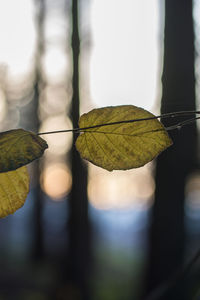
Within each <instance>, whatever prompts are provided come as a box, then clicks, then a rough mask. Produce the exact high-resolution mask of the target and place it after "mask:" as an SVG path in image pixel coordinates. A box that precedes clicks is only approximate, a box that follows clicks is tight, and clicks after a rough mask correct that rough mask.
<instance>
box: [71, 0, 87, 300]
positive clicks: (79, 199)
mask: <svg viewBox="0 0 200 300" xmlns="http://www.w3.org/2000/svg"><path fill="white" fill-rule="evenodd" d="M78 16H79V15H78V0H72V26H73V27H72V54H73V78H72V87H73V97H72V104H71V118H72V123H73V127H74V128H77V127H78V120H79V106H80V105H79V102H80V100H79V52H80V38H79V28H78V21H79V17H78ZM75 141H76V134H74V136H73V146H72V149H71V170H72V181H73V183H72V189H71V193H70V197H69V223H68V226H69V249H68V250H69V253H68V270H67V272H68V281H69V282H71V284H72V286H73V288H74V289H75V290H76V289H77V290H78V291H76V293H78V294H79V296H77V299H84V300H86V299H87V300H88V299H89V293H88V286H87V281H88V273H89V265H90V226H89V220H88V198H87V169H86V165H84V164H83V162H82V160H81V158H80V155H79V153H78V152H77V151H76V148H75Z"/></svg>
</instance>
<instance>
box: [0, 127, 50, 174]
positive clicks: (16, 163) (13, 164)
mask: <svg viewBox="0 0 200 300" xmlns="http://www.w3.org/2000/svg"><path fill="white" fill-rule="evenodd" d="M46 148H48V145H47V143H46V142H45V140H43V139H42V138H41V137H39V136H38V135H36V134H34V133H33V132H30V131H26V130H24V129H13V130H9V131H5V132H1V133H0V173H1V172H7V171H11V170H15V169H17V168H19V167H21V166H24V165H26V164H28V163H30V162H31V161H33V160H35V159H37V158H39V157H40V156H42V154H43V153H44V150H45V149H46Z"/></svg>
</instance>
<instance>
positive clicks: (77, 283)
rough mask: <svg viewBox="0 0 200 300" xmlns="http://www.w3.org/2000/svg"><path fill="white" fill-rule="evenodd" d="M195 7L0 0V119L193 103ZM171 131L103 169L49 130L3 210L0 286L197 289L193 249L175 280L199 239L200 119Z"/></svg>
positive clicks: (100, 294) (174, 293) (26, 289)
mask: <svg viewBox="0 0 200 300" xmlns="http://www.w3.org/2000/svg"><path fill="white" fill-rule="evenodd" d="M199 16H200V1H199V0H194V1H192V0H168V1H159V0H124V1H121V0H79V1H78V0H71V1H70V0H57V1H53V0H18V1H12V0H7V1H0V130H1V131H5V130H9V129H12V128H24V129H27V130H31V131H34V132H39V131H40V132H44V131H52V130H60V129H70V128H72V127H77V124H78V119H79V115H80V114H82V113H84V112H87V111H89V110H91V109H92V108H95V107H102V106H109V105H120V104H133V105H136V106H140V107H143V108H146V109H148V110H150V111H151V112H153V113H155V114H159V111H160V109H161V112H162V113H166V112H172V111H184V110H195V109H199V106H200V105H199V103H200V102H199V101H200V38H199V37H200V17H199ZM180 120H182V119H181V118H174V119H173V120H164V121H163V122H165V125H166V126H169V125H171V124H174V123H177V122H178V121H180ZM170 135H171V136H172V139H173V140H174V145H173V146H172V147H171V148H170V149H168V150H167V151H165V152H164V153H163V154H162V155H160V156H159V158H158V159H157V162H152V163H150V164H148V165H146V166H144V167H142V168H139V169H136V170H129V171H125V172H123V171H119V172H118V171H114V172H111V173H109V172H107V171H104V170H102V169H100V168H98V167H95V166H93V165H91V164H90V163H86V162H83V161H81V159H80V157H79V154H78V153H77V152H76V150H75V147H74V141H75V139H76V136H72V134H70V133H60V134H52V135H48V136H44V138H45V139H46V140H47V142H48V144H49V149H48V150H47V151H46V152H45V155H44V157H43V158H42V159H40V160H39V161H37V162H35V163H32V164H30V166H29V171H30V176H31V187H30V193H29V195H28V198H27V200H26V203H25V205H24V206H23V208H21V209H20V210H19V211H17V212H16V213H15V214H14V215H11V216H8V217H7V218H4V219H1V220H0V266H1V267H0V299H1V300H4V299H5V300H7V299H15V300H18V299H19V300H29V299H30V300H32V299H33V300H37V299H38V300H43V299H67V300H112V299H113V300H129V299H136V300H137V299H146V300H148V299H149V300H150V299H175V300H178V299H181V300H184V299H185V300H187V299H198V287H199V284H200V266H198V261H197V262H196V264H195V265H194V266H192V270H190V272H189V274H188V273H187V274H186V275H187V276H184V277H183V278H181V279H180V278H179V280H176V281H175V284H173V283H174V281H173V278H174V276H176V274H177V272H180V271H181V270H182V269H183V266H184V265H185V264H186V263H187V262H188V261H189V260H190V259H191V257H193V255H194V254H195V253H196V251H197V250H198V249H199V248H200V242H199V237H200V171H199V160H198V151H197V150H198V140H197V138H198V124H193V125H190V126H187V127H185V128H182V129H181V130H176V131H173V132H172V133H171V132H170ZM166 289H167V292H166ZM194 295H196V298H193V296H194Z"/></svg>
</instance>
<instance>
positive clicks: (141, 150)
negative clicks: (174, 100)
mask: <svg viewBox="0 0 200 300" xmlns="http://www.w3.org/2000/svg"><path fill="white" fill-rule="evenodd" d="M149 117H153V115H152V114H151V113H150V112H148V111H146V110H144V109H142V108H138V107H136V106H133V105H123V106H116V107H104V108H99V109H94V110H92V111H90V112H89V113H87V114H84V115H82V116H81V118H80V121H79V127H80V128H85V127H91V126H94V125H98V124H105V123H111V122H118V121H124V120H133V119H142V118H149ZM171 144H172V141H171V139H170V138H169V136H168V134H167V131H166V130H165V129H164V127H163V125H162V124H161V123H160V121H158V120H157V119H154V120H145V121H139V122H138V121H137V122H130V123H122V124H113V125H109V126H100V127H98V128H90V129H85V130H83V131H82V133H81V134H80V135H79V137H78V138H77V141H76V148H77V150H78V151H79V152H80V154H81V156H82V158H85V159H87V160H89V161H90V162H92V163H93V164H95V165H97V166H100V167H102V168H104V169H107V170H109V171H112V170H127V169H132V168H138V167H141V166H143V165H145V164H146V163H148V162H149V161H151V160H152V159H154V158H155V157H156V156H157V155H158V154H159V153H160V152H162V151H163V150H165V149H166V148H167V147H169V146H170V145H171Z"/></svg>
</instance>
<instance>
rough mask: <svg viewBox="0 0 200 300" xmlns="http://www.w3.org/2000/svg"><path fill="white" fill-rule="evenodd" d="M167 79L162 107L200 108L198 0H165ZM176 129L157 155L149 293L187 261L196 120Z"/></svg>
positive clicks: (168, 109)
mask: <svg viewBox="0 0 200 300" xmlns="http://www.w3.org/2000/svg"><path fill="white" fill-rule="evenodd" d="M162 84H163V95H162V101H161V112H162V113H167V112H173V111H184V110H195V78H194V32H193V17H192V0H166V1H165V38H164V68H163V76H162ZM180 120H183V118H176V119H175V120H163V123H164V125H165V126H170V125H172V124H174V123H177V122H178V121H180ZM170 135H171V137H172V139H173V141H174V145H173V146H172V147H170V148H169V149H168V150H167V151H165V152H163V153H162V154H161V155H160V156H159V157H158V159H157V166H156V174H155V180H156V191H155V203H154V206H153V209H152V226H151V232H150V245H149V257H148V260H149V261H148V270H147V286H146V291H145V294H146V295H148V294H149V293H150V292H151V291H152V290H154V289H155V288H157V287H159V286H160V285H161V284H163V283H164V282H167V281H169V279H170V278H171V277H172V276H173V275H174V274H175V272H176V271H178V270H180V269H181V268H182V265H183V256H184V243H185V232H184V188H185V181H186V177H187V176H188V174H189V173H190V172H191V170H192V169H193V168H194V166H195V164H196V158H197V153H196V151H197V130H196V124H193V125H189V126H186V127H184V128H182V129H181V130H176V131H173V132H170ZM184 288H185V286H184V285H183V286H182V287H181V291H180V290H179V291H174V292H173V293H172V294H170V296H169V295H168V296H165V297H166V298H165V297H164V296H163V297H160V298H159V299H170V300H171V299H176V300H177V299H189V298H188V297H187V294H186V293H185V289H184ZM177 293H178V294H177Z"/></svg>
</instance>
